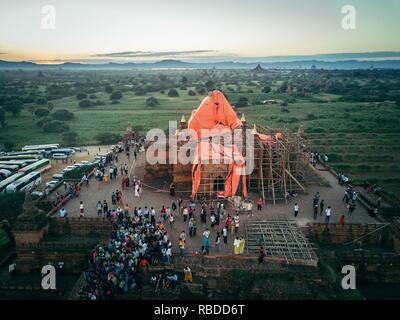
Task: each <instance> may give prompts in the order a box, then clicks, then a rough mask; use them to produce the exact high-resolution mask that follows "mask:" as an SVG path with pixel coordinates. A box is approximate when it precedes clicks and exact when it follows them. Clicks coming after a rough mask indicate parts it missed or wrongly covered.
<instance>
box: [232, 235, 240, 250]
mask: <svg viewBox="0 0 400 320" xmlns="http://www.w3.org/2000/svg"><path fill="white" fill-rule="evenodd" d="M233 252H234V253H235V254H239V253H240V240H239V237H236V238H235V241H234V242H233Z"/></svg>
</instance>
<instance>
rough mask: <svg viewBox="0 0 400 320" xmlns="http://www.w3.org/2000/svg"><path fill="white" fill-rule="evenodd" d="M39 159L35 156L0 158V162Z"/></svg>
mask: <svg viewBox="0 0 400 320" xmlns="http://www.w3.org/2000/svg"><path fill="white" fill-rule="evenodd" d="M38 158H39V156H37V155H36V156H35V155H32V154H30V155H26V156H23V155H17V156H1V157H0V161H7V160H25V159H27V160H37V159H38Z"/></svg>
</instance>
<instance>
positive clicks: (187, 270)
mask: <svg viewBox="0 0 400 320" xmlns="http://www.w3.org/2000/svg"><path fill="white" fill-rule="evenodd" d="M183 273H184V274H185V282H192V281H193V276H192V271H191V270H190V268H189V266H186V267H185V268H184V269H183Z"/></svg>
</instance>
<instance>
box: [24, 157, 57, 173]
mask: <svg viewBox="0 0 400 320" xmlns="http://www.w3.org/2000/svg"><path fill="white" fill-rule="evenodd" d="M50 168H51V164H50V160H49V159H42V160H39V161H36V162H34V163H32V164H30V165H28V166H26V167H22V168H21V169H19V170H18V172H24V173H25V174H27V173H30V172H32V171H37V172H39V173H41V172H44V171H46V170H48V169H50Z"/></svg>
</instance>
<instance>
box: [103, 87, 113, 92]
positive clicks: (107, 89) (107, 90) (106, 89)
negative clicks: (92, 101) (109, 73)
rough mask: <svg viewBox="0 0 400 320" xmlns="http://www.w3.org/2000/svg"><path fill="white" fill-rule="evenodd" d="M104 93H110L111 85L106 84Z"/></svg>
mask: <svg viewBox="0 0 400 320" xmlns="http://www.w3.org/2000/svg"><path fill="white" fill-rule="evenodd" d="M104 90H105V91H106V93H112V92H113V91H114V89H113V87H111V86H106V87H105V89H104Z"/></svg>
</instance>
